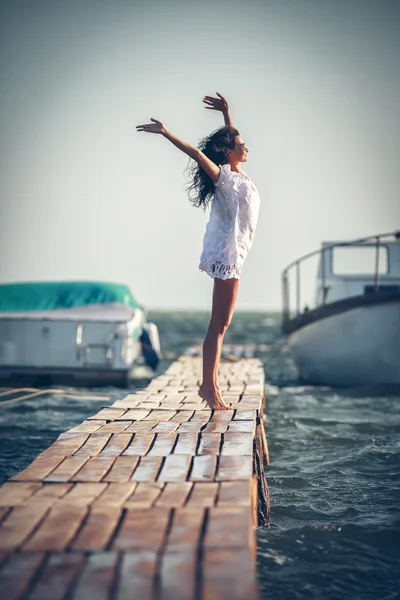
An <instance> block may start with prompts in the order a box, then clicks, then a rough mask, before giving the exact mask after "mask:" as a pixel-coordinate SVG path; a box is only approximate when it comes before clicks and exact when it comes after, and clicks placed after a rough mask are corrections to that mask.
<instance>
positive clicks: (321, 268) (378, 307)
mask: <svg viewBox="0 0 400 600" xmlns="http://www.w3.org/2000/svg"><path fill="white" fill-rule="evenodd" d="M315 257H317V258H318V275H317V286H316V295H315V302H314V306H312V307H309V306H308V305H305V304H304V301H303V298H304V280H303V281H302V278H301V273H302V270H303V269H304V266H303V265H304V264H305V263H306V262H307V261H308V260H309V259H312V258H315ZM291 276H292V278H293V277H294V280H295V281H294V287H295V303H294V304H295V305H294V307H293V302H291V299H290V280H291ZM282 283H283V318H282V332H283V333H284V334H285V335H286V336H287V337H288V345H289V347H290V348H291V352H292V356H293V359H294V362H295V364H296V367H297V369H298V372H299V378H300V380H301V381H303V382H306V383H309V384H313V385H332V386H360V385H361V386H363V385H372V386H381V385H384V386H385V385H388V386H392V385H394V386H398V385H400V232H399V231H397V232H395V233H388V234H379V235H375V236H371V237H366V238H362V239H358V240H354V241H349V242H336V243H332V242H323V243H322V247H321V249H320V250H317V251H316V252H312V253H310V254H307V255H306V256H303V257H301V258H299V259H297V260H296V261H294V262H293V263H291V264H290V265H289V266H288V267H286V269H285V270H284V271H283V275H282ZM292 287H293V285H292Z"/></svg>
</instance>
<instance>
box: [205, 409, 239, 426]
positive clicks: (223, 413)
mask: <svg viewBox="0 0 400 600" xmlns="http://www.w3.org/2000/svg"><path fill="white" fill-rule="evenodd" d="M233 416H234V411H233V410H215V411H214V413H213V415H212V417H211V419H210V421H211V423H228V422H229V421H232V419H233Z"/></svg>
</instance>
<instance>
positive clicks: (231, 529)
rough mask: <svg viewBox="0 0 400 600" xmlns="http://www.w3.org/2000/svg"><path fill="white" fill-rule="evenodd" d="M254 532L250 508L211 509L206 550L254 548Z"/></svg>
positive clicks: (205, 544)
mask: <svg viewBox="0 0 400 600" xmlns="http://www.w3.org/2000/svg"><path fill="white" fill-rule="evenodd" d="M254 540H255V538H254V530H253V524H252V515H251V511H250V510H249V509H248V507H217V508H210V509H209V512H208V520H207V526H206V532H205V536H204V540H203V544H204V548H206V549H207V548H243V547H247V548H253V546H254Z"/></svg>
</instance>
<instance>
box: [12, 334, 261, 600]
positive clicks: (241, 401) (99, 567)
mask: <svg viewBox="0 0 400 600" xmlns="http://www.w3.org/2000/svg"><path fill="white" fill-rule="evenodd" d="M252 356H253V347H252V346H240V347H239V346H229V347H228V346H224V348H223V355H222V360H221V364H220V378H219V379H220V385H221V389H222V391H223V394H224V399H225V401H226V402H227V403H230V404H231V405H232V408H233V410H232V411H215V412H213V411H210V410H209V409H208V408H207V406H206V404H205V403H204V402H203V401H202V400H201V398H200V397H199V396H198V395H197V390H198V387H199V382H200V380H201V357H200V356H199V348H196V347H192V348H190V349H188V351H187V352H186V353H185V354H184V355H182V356H181V357H180V358H179V359H178V360H177V361H176V362H174V363H173V364H171V366H170V367H169V368H168V369H167V371H166V372H165V373H163V374H162V375H160V376H158V377H156V378H154V379H153V380H152V381H151V382H150V384H149V385H148V387H146V388H145V389H141V390H139V391H137V392H135V393H133V394H129V395H128V396H126V397H125V398H124V399H122V400H117V401H116V402H114V404H113V405H111V406H108V407H105V408H101V410H100V411H98V412H97V414H95V415H93V416H92V417H90V418H89V419H87V420H85V421H84V422H83V423H82V424H81V425H78V426H77V427H74V428H73V429H70V430H69V431H67V432H65V433H63V434H61V435H60V436H59V438H58V439H57V440H56V441H55V442H54V443H53V444H52V445H51V446H50V447H49V448H48V449H47V450H45V451H44V452H42V453H41V454H40V455H39V456H38V457H37V458H35V460H34V461H33V462H32V463H31V464H30V465H29V466H28V467H27V468H26V469H24V470H23V471H21V472H20V473H18V474H17V475H15V476H14V477H13V478H12V479H10V480H9V481H7V482H6V483H5V484H3V486H1V487H0V590H1V596H2V598H4V599H6V600H17V599H25V598H26V599H27V600H111V599H113V600H114V599H115V600H132V599H136V598H138V599H140V600H148V599H149V600H150V599H151V600H158V599H160V600H222V599H223V600H225V599H227V600H228V599H229V600H244V599H245V600H255V599H258V598H259V595H258V586H257V581H256V575H255V556H256V543H255V532H254V527H255V526H257V525H258V524H266V523H267V522H268V519H269V500H268V488H267V485H266V482H265V475H264V461H266V462H267V463H268V449H267V443H266V439H265V434H264V427H263V410H264V401H265V398H264V371H263V366H262V364H261V362H260V361H259V360H258V359H257V358H254V357H252Z"/></svg>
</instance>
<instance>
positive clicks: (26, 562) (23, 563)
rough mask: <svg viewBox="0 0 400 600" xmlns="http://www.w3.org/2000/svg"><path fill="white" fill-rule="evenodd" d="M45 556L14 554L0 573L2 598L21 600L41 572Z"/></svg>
mask: <svg viewBox="0 0 400 600" xmlns="http://www.w3.org/2000/svg"><path fill="white" fill-rule="evenodd" d="M43 560H44V557H43V554H41V553H38V554H14V555H12V556H10V557H9V559H8V561H7V562H6V564H5V565H4V566H3V568H2V570H1V572H0V578H1V596H2V598H3V599H4V600H19V599H20V598H22V597H23V596H24V594H25V592H26V591H27V590H28V589H29V585H30V582H31V581H32V580H33V578H34V576H35V575H36V573H37V572H38V571H39V569H40V567H41V565H42V563H43Z"/></svg>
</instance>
